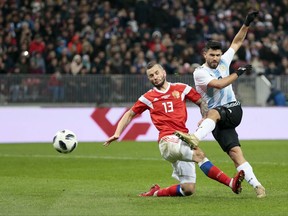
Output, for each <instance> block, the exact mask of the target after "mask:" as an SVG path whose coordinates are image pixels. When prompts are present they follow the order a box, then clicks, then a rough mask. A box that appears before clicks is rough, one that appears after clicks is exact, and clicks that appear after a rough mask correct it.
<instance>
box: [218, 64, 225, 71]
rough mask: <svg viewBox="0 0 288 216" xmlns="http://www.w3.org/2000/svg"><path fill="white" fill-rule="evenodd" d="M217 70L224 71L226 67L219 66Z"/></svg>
mask: <svg viewBox="0 0 288 216" xmlns="http://www.w3.org/2000/svg"><path fill="white" fill-rule="evenodd" d="M218 70H219V71H221V72H223V71H226V66H225V65H219V67H218Z"/></svg>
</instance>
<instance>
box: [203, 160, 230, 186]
mask: <svg viewBox="0 0 288 216" xmlns="http://www.w3.org/2000/svg"><path fill="white" fill-rule="evenodd" d="M198 165H199V167H200V169H201V170H202V171H203V172H204V173H205V175H206V176H208V177H209V178H211V179H214V180H216V181H218V182H220V183H222V184H225V185H227V186H228V187H231V186H230V182H232V179H231V178H230V177H229V176H227V175H226V174H225V173H224V172H223V171H222V170H220V169H219V168H218V167H216V166H214V165H213V164H212V163H211V162H210V161H209V160H208V158H205V159H204V160H203V161H202V162H200V163H198Z"/></svg>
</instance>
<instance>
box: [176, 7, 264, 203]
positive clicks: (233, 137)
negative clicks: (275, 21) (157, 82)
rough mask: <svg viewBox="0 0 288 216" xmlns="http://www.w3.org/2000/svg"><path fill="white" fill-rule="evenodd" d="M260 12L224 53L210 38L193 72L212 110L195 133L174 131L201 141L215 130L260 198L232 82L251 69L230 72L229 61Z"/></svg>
mask: <svg viewBox="0 0 288 216" xmlns="http://www.w3.org/2000/svg"><path fill="white" fill-rule="evenodd" d="M257 15H258V12H250V13H248V15H247V16H246V20H245V22H244V25H243V26H242V27H241V29H240V30H239V32H238V33H237V34H236V36H235V37H234V39H233V41H232V43H231V45H230V48H229V49H228V50H227V51H226V52H225V53H224V54H223V55H222V46H221V43H220V42H217V41H209V42H208V43H207V44H206V46H205V49H204V52H203V56H204V58H205V60H206V61H205V63H204V64H203V65H202V66H200V67H198V68H196V69H195V71H194V73H193V75H194V81H195V86H196V90H197V91H198V92H199V93H200V94H201V96H202V98H203V99H204V100H205V101H207V103H208V108H209V112H208V114H207V118H206V119H205V120H203V121H202V123H201V124H200V125H199V128H198V129H197V131H196V132H195V133H194V134H185V133H183V132H182V131H177V132H176V133H175V134H176V135H177V136H178V137H180V138H181V139H183V140H185V141H186V142H188V143H190V144H192V143H193V144H194V145H198V143H199V141H201V140H203V139H204V138H205V137H206V135H207V134H208V133H210V132H212V134H213V136H214V138H215V139H216V140H217V142H218V143H219V145H220V146H221V148H222V149H223V151H224V152H226V153H227V154H228V155H229V156H230V158H231V159H232V161H233V162H234V165H235V167H236V169H237V170H238V171H240V170H244V172H245V180H246V181H247V182H248V183H249V184H250V185H251V186H252V187H253V188H254V189H255V192H256V195H257V197H258V198H263V197H265V196H266V192H265V188H264V187H263V186H262V185H261V183H260V182H259V181H258V179H257V178H256V176H255V174H254V172H253V168H252V166H251V165H250V164H249V162H248V161H246V159H245V158H244V156H243V152H242V150H241V148H240V142H239V139H238V134H237V132H236V129H235V128H236V127H237V126H238V125H239V124H240V123H241V120H242V108H241V103H240V101H238V100H237V99H236V97H235V94H234V91H233V88H232V83H233V82H234V81H235V80H237V78H238V77H239V76H241V75H242V74H243V73H250V72H251V70H252V66H251V65H246V66H243V67H240V68H238V70H236V71H235V72H234V73H232V74H230V70H229V67H230V63H231V61H232V60H233V57H234V54H235V53H236V52H237V50H238V49H239V48H240V47H241V45H242V42H243V41H244V39H245V37H246V34H247V31H248V29H249V25H250V23H251V22H252V21H253V20H254V19H255V18H256V17H257Z"/></svg>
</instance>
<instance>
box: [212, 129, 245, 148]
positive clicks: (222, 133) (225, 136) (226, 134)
mask: <svg viewBox="0 0 288 216" xmlns="http://www.w3.org/2000/svg"><path fill="white" fill-rule="evenodd" d="M212 133H213V136H214V138H215V139H216V140H217V142H218V143H219V145H220V146H221V148H222V150H223V151H224V152H227V153H228V152H229V150H230V149H231V148H233V147H235V146H240V142H239V138H238V134H237V132H236V130H235V129H234V128H228V129H223V128H220V127H219V126H216V128H215V129H214V130H213V132H212Z"/></svg>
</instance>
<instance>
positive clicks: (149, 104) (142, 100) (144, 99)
mask: <svg viewBox="0 0 288 216" xmlns="http://www.w3.org/2000/svg"><path fill="white" fill-rule="evenodd" d="M139 101H141V102H142V103H144V104H146V105H147V106H148V107H150V108H151V109H154V108H153V104H152V102H151V101H149V100H148V99H147V98H145V97H144V96H143V95H142V96H141V97H140V98H139Z"/></svg>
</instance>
